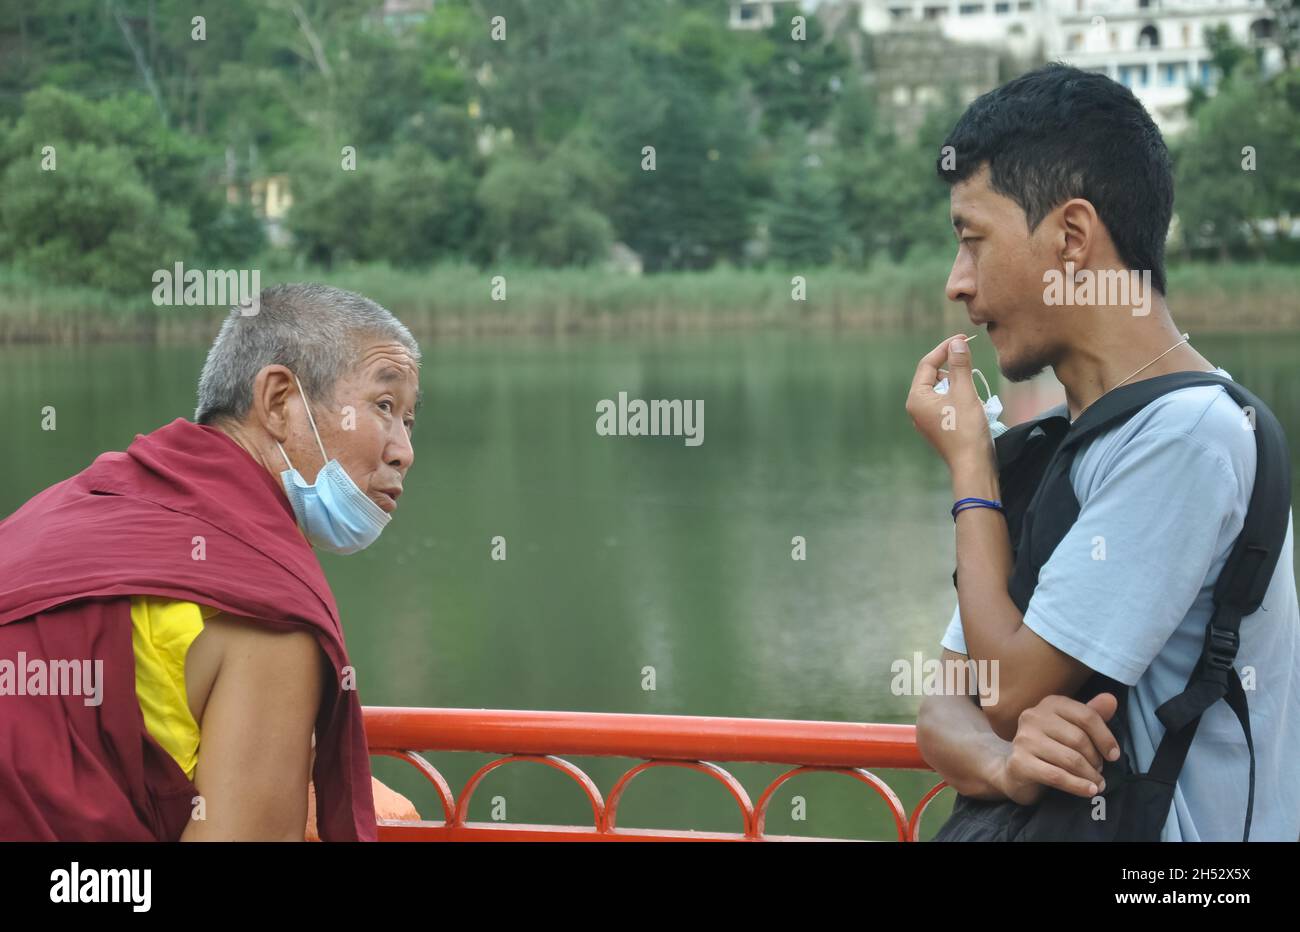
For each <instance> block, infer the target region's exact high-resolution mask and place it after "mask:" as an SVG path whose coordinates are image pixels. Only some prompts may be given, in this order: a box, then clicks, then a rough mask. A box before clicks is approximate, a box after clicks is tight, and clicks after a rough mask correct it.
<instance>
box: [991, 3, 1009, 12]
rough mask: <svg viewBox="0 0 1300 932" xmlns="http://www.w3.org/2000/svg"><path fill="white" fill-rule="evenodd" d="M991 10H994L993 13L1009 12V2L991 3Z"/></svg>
mask: <svg viewBox="0 0 1300 932" xmlns="http://www.w3.org/2000/svg"><path fill="white" fill-rule="evenodd" d="M993 12H994V13H1004V14H1005V13H1010V12H1011V4H1010V3H995V4H993Z"/></svg>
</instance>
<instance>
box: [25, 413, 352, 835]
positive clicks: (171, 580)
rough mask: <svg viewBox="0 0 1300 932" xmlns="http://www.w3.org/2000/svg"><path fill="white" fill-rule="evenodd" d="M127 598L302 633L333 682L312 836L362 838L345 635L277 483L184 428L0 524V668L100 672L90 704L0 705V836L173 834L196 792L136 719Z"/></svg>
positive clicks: (153, 438) (135, 446)
mask: <svg viewBox="0 0 1300 932" xmlns="http://www.w3.org/2000/svg"><path fill="white" fill-rule="evenodd" d="M8 455H16V454H15V453H14V452H13V451H11V452H10V453H9V454H8ZM196 537H201V538H203V541H202V544H201V546H202V547H203V549H204V550H205V551H206V553H200V552H199V551H198V549H197V548H198V547H199V546H200V544H199V542H196V541H195V538H196ZM196 555H202V556H205V557H206V558H205V559H195V556H196ZM134 595H155V596H164V597H169V598H173V599H183V600H187V601H192V602H198V603H201V604H204V605H211V606H215V607H216V608H219V609H221V610H222V611H225V612H229V613H231V614H233V615H240V616H242V617H245V618H249V619H252V620H255V621H258V622H260V623H263V624H267V625H271V626H274V627H276V628H281V629H284V630H294V629H304V628H305V629H306V630H308V631H311V632H312V633H313V634H314V635H315V636H316V639H317V641H318V642H319V644H320V646H321V649H322V650H323V651H324V652H325V655H326V657H327V658H328V659H329V662H330V664H331V665H332V666H333V668H334V671H335V676H336V677H337V678H338V679H337V681H336V683H335V688H333V689H330V688H326V690H325V692H324V694H323V696H322V699H321V708H320V714H319V716H318V718H317V720H316V764H315V768H314V771H313V780H314V782H315V784H316V806H317V824H318V826H319V830H320V835H321V838H322V839H324V840H325V841H347V840H362V841H372V840H374V839H375V837H376V833H375V812H374V800H373V798H372V796H371V788H370V758H369V754H368V752H367V749H366V736H365V730H364V727H363V725H362V720H361V700H360V698H359V697H358V695H357V692H356V690H355V689H342V688H340V686H339V684H340V683H342V682H343V673H342V671H343V668H344V667H345V666H347V664H348V657H347V651H346V648H345V646H344V643H343V628H342V626H341V624H340V622H339V616H338V607H337V606H336V605H335V603H334V596H333V594H332V593H331V592H330V589H329V585H328V584H327V583H326V581H325V576H324V574H323V573H322V572H321V568H320V564H319V562H318V561H317V559H316V555H315V553H314V552H313V550H312V548H311V545H310V544H309V543H308V542H307V540H306V539H305V538H304V537H303V535H302V534H301V533H300V532H299V530H298V528H297V525H296V523H295V520H294V516H293V509H292V508H291V507H290V505H289V500H288V498H287V497H286V496H285V493H284V489H283V488H282V487H281V485H280V481H279V479H278V478H277V477H274V476H272V475H271V474H270V473H268V472H267V471H266V469H264V468H263V467H262V466H261V465H259V464H258V463H257V462H256V461H254V459H253V458H252V457H251V456H249V454H248V453H247V452H246V451H245V450H244V449H243V448H242V447H240V446H239V445H238V444H236V443H235V442H234V441H233V440H231V439H230V438H229V437H228V436H226V435H225V434H224V433H222V432H221V431H219V430H216V429H215V428H211V427H204V426H200V425H197V424H193V423H191V422H189V421H186V420H184V419H181V418H178V419H176V420H175V421H172V423H170V424H168V425H166V426H165V427H160V428H159V429H158V430H155V431H154V432H153V433H151V434H147V435H143V436H142V435H137V436H136V438H135V440H134V442H132V444H131V446H130V447H129V448H128V449H127V450H126V452H125V453H117V452H113V453H105V454H103V455H101V456H99V457H98V458H97V459H96V460H95V461H94V462H93V463H92V464H91V465H90V466H89V467H87V468H86V469H85V470H83V471H82V472H80V473H78V474H77V475H75V476H73V477H72V478H70V479H66V480H64V481H63V482H60V483H58V484H57V485H53V486H51V487H50V488H48V489H46V490H45V491H43V492H41V493H40V494H38V495H36V496H35V497H34V498H32V499H31V500H30V501H28V502H27V503H26V504H25V505H23V506H22V507H21V508H19V509H18V511H16V512H14V514H12V515H11V516H9V517H8V518H7V519H5V520H4V521H0V661H3V660H6V659H8V660H10V661H14V662H15V663H16V662H17V660H18V659H19V652H23V653H24V654H25V655H26V658H28V662H29V663H30V661H31V660H32V659H39V660H42V661H54V660H90V661H94V660H102V661H103V665H102V670H103V683H102V687H101V688H102V702H101V704H99V705H90V706H88V705H86V702H85V698H84V696H83V695H70V696H69V695H64V696H50V695H23V696H18V695H0V840H6V841H8V840H17V839H35V840H56V839H59V840H152V839H157V840H175V839H178V838H179V837H180V835H181V832H182V831H183V830H184V828H185V825H186V822H187V820H188V819H189V818H190V813H191V801H192V799H193V798H194V797H195V796H196V795H197V790H196V789H195V787H194V784H193V783H192V782H191V781H190V780H189V779H188V778H187V777H186V776H185V774H184V772H183V771H182V770H181V769H180V767H179V766H178V765H177V764H176V762H175V761H174V760H173V759H172V757H171V755H169V754H168V753H167V752H166V751H165V750H163V748H162V747H161V746H160V745H159V744H158V743H157V742H156V741H155V740H154V739H153V737H152V736H151V735H150V734H149V732H148V731H147V729H146V728H145V725H144V717H143V715H142V713H141V711H140V704H139V701H138V699H137V697H136V692H135V657H134V652H133V647H132V638H131V630H132V627H131V613H130V597H131V596H134ZM19 673H20V675H21V671H19ZM350 679H355V678H354V677H353V678H350ZM250 727H256V723H250ZM201 753H202V751H201V750H200V754H201ZM303 792H304V793H305V792H306V787H303Z"/></svg>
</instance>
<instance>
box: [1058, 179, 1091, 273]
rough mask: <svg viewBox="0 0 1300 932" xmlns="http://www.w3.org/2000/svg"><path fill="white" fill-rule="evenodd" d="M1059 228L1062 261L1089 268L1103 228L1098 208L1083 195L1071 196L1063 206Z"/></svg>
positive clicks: (1079, 267) (1077, 266) (1078, 267)
mask: <svg viewBox="0 0 1300 932" xmlns="http://www.w3.org/2000/svg"><path fill="white" fill-rule="evenodd" d="M1059 228H1060V233H1059V237H1060V240H1061V261H1062V262H1063V263H1064V262H1073V263H1074V267H1075V268H1076V269H1081V268H1087V266H1088V260H1089V259H1090V258H1092V256H1093V253H1094V252H1095V250H1096V247H1097V238H1098V234H1099V233H1100V230H1101V218H1099V217H1098V216H1097V209H1096V208H1095V207H1093V206H1092V203H1091V202H1090V201H1086V200H1084V199H1083V198H1081V197H1076V198H1071V199H1070V200H1068V201H1066V202H1065V204H1064V205H1062V207H1061V212H1060V220H1059Z"/></svg>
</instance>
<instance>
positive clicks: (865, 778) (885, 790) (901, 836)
mask: <svg viewBox="0 0 1300 932" xmlns="http://www.w3.org/2000/svg"><path fill="white" fill-rule="evenodd" d="M801 773H842V774H845V775H847V776H850V777H853V779H855V780H858V781H860V782H862V783H865V784H866V785H867V786H869V787H871V788H872V789H873V790H875V791H876V793H877V794H879V796H880V798H881V799H883V800H884V801H885V804H886V805H887V806H889V811H890V813H891V814H892V815H893V816H894V828H895V829H896V830H897V832H898V840H899V841H907V810H905V809H904V808H903V802H902V800H900V799H899V798H898V794H896V793H895V792H894V791H893V789H891V788H890V786H889V784H888V783H886V782H885V781H884V780H882V779H880V778H879V777H878V776H876V775H875V774H874V773H872V772H871V771H870V770H863V769H862V768H860V767H796V768H794V769H793V770H787V771H786V772H785V773H783V774H781V776H779V777H777V778H776V779H775V780H773V781H772V782H771V783H769V784H768V785H767V789H765V790H764V791H763V795H762V796H760V797H759V799H758V806H756V807H755V809H754V825H755V828H756V829H757V832H756V837H759V838H761V837H762V836H763V828H764V825H765V824H766V822H767V807H768V804H769V803H770V802H771V800H772V795H773V794H774V793H775V792H776V791H777V789H778V788H779V787H780V786H781V785H782V784H783V783H785V782H786V781H787V780H789V779H791V778H792V777H796V776H798V775H799V774H801Z"/></svg>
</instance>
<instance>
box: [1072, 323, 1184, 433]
mask: <svg viewBox="0 0 1300 932" xmlns="http://www.w3.org/2000/svg"><path fill="white" fill-rule="evenodd" d="M1189 339H1190V338H1189V336H1188V335H1187V334H1185V333H1184V334H1183V338H1182V339H1181V340H1179V341H1178V342H1177V343H1175V344H1174V345H1173V346H1171V347H1169V349H1167V350H1165V351H1164V352H1163V353H1161V354H1160V355H1159V356H1157V357H1156V358H1155V359H1153V360H1151V361H1150V362H1149V363H1147V364H1146V365H1145V366H1141V367H1140V368H1138V369H1135V370H1134V371H1133V372H1132V373H1131V374H1129V375H1128V376H1126V377H1124V378H1122V379H1120V380H1119V381H1118V382H1116V383H1115V384H1114V385H1112V386H1111V387H1110V388H1108V389H1106V390H1105V391H1104V392H1102V393H1101V394H1100V395H1098V396H1097V397H1096V398H1094V399H1093V400H1092V401H1090V402H1088V403H1087V404H1086V405H1084V406H1083V409H1082V410H1081V411H1079V413H1078V414H1077V415H1075V418H1074V421H1077V420H1078V419H1079V418H1081V417H1083V412H1084V411H1087V410H1088V409H1089V408H1091V407H1092V406H1093V405H1095V404H1096V403H1097V402H1098V401H1099V400H1100V399H1101V398H1102V397H1103V396H1104V395H1109V394H1110V393H1111V392H1113V391H1114V390H1115V389H1117V388H1119V387H1120V386H1121V385H1123V384H1124V383H1125V382H1127V381H1128V380H1129V379H1131V378H1133V376H1135V375H1138V374H1139V373H1141V372H1144V371H1146V370H1147V369H1150V368H1151V367H1152V366H1154V365H1155V364H1156V363H1158V362H1159V361H1160V360H1162V359H1164V358H1165V357H1166V356H1168V355H1169V354H1170V353H1172V352H1173V351H1174V350H1176V349H1178V347H1180V346H1182V345H1183V344H1184V343H1186V342H1187V341H1188V340H1189ZM1074 421H1071V422H1070V423H1071V424H1073V423H1074Z"/></svg>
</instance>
